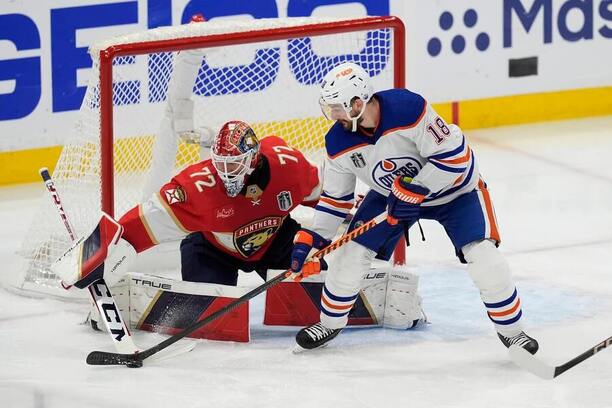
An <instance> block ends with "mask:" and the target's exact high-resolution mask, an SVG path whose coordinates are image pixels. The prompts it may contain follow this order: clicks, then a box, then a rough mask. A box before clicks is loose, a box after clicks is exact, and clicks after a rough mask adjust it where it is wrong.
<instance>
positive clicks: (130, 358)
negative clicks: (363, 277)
mask: <svg viewBox="0 0 612 408" xmlns="http://www.w3.org/2000/svg"><path fill="white" fill-rule="evenodd" d="M384 220H388V222H389V223H393V224H395V223H397V221H396V220H394V219H392V218H390V217H388V216H387V213H386V212H383V213H382V214H380V215H378V216H377V217H375V218H373V219H371V220H370V221H368V222H366V223H365V224H363V225H362V226H360V227H359V228H356V229H354V230H353V231H351V232H349V233H348V234H345V235H343V236H341V237H340V238H338V239H337V240H336V241H334V242H332V243H331V244H329V245H328V246H326V247H325V248H323V249H321V250H319V251H317V252H315V253H314V254H313V255H312V257H311V259H312V258H323V257H324V256H325V255H327V254H329V253H330V252H332V251H335V250H336V249H338V248H339V247H341V246H342V245H344V244H346V243H347V242H349V241H351V240H353V239H355V238H356V237H358V236H359V235H361V234H363V233H365V232H366V231H368V230H370V229H372V228H373V227H374V226H376V225H377V224H379V223H381V222H383V221H384ZM300 274H301V272H299V273H297V274H296V273H293V272H291V270H287V271H285V272H283V273H280V274H278V275H277V276H275V277H274V278H272V279H271V280H269V281H267V282H265V283H264V284H262V285H260V286H258V287H256V288H255V289H253V290H251V291H250V292H248V293H246V294H244V295H243V296H241V297H239V298H238V299H236V300H235V301H233V302H232V303H230V304H228V305H226V306H225V307H222V308H221V309H219V310H217V311H216V312H214V313H212V314H211V315H209V316H207V317H206V318H204V319H202V320H199V321H195V322H193V323H192V324H190V325H189V326H187V327H186V328H185V329H183V330H182V331H181V332H179V333H177V334H175V335H173V336H171V337H168V338H167V339H166V340H164V341H162V342H161V343H159V344H157V345H155V346H153V347H151V348H148V349H147V350H144V351H141V352H135V353H131V354H126V353H111V352H106V351H92V352H91V353H89V355H88V356H87V364H90V365H125V366H127V367H131V368H139V367H142V363H143V360H145V359H146V358H149V357H151V356H152V355H154V354H156V353H158V352H159V351H161V350H163V349H165V348H166V347H168V346H170V345H171V344H173V343H175V342H177V341H179V340H180V339H182V338H183V337H185V336H188V335H189V334H191V333H193V332H194V331H196V330H198V329H199V328H200V327H202V326H204V325H206V324H208V323H210V322H212V321H213V320H215V319H217V318H218V317H220V316H222V315H224V314H226V313H228V312H230V311H232V310H234V309H235V308H237V307H238V306H240V305H241V304H243V303H244V302H246V301H248V300H249V299H252V298H254V297H255V296H257V295H259V294H260V293H263V292H265V291H266V290H268V289H269V288H271V287H272V286H275V285H277V284H279V283H280V282H282V281H283V280H285V279H286V278H288V277H290V276H292V275H295V276H299V275H300Z"/></svg>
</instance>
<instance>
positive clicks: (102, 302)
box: [39, 167, 138, 353]
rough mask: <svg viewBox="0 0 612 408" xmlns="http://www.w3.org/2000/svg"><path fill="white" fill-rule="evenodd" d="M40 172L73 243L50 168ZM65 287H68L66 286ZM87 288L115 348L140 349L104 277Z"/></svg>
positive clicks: (73, 234)
mask: <svg viewBox="0 0 612 408" xmlns="http://www.w3.org/2000/svg"><path fill="white" fill-rule="evenodd" d="M39 173H40V176H41V177H42V179H43V181H44V182H45V186H46V187H47V191H49V193H50V194H51V197H52V199H53V203H54V204H55V207H56V208H57V211H58V212H59V215H60V218H61V219H62V222H63V223H64V226H65V227H66V231H68V235H70V240H71V241H72V243H73V244H75V243H76V242H75V241H76V235H75V233H74V229H73V228H72V226H71V225H70V222H69V220H68V216H67V215H66V212H65V211H64V207H63V205H62V201H61V200H60V197H59V194H58V192H57V189H56V188H55V183H54V182H53V179H52V178H51V175H50V174H49V169H47V168H46V167H43V168H41V169H40V170H39ZM62 286H63V284H62ZM64 289H68V288H66V287H64ZM87 289H88V290H89V293H90V294H91V297H92V299H93V301H94V303H95V305H96V307H97V308H98V311H99V312H100V316H102V317H101V320H103V321H104V325H105V326H106V328H107V331H108V333H109V335H110V336H111V338H112V339H113V344H114V345H115V349H116V350H117V351H118V352H119V353H134V352H136V351H138V348H137V347H136V345H135V344H134V340H132V336H131V334H130V331H129V330H128V328H127V326H126V324H125V322H124V321H123V318H122V317H121V313H120V312H119V308H118V307H117V304H116V303H115V300H114V299H113V295H112V294H111V292H110V290H109V289H108V286H106V283H105V282H104V279H100V280H98V281H96V282H94V283H93V284H91V285H89V287H88V288H87Z"/></svg>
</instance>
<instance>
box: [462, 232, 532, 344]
mask: <svg viewBox="0 0 612 408" xmlns="http://www.w3.org/2000/svg"><path fill="white" fill-rule="evenodd" d="M462 251H463V253H464V255H465V259H466V261H467V262H468V268H467V269H468V273H469V274H470V276H471V278H472V280H473V281H474V284H475V285H476V287H478V289H479V290H480V297H481V298H482V301H483V302H484V305H485V308H486V309H487V314H488V316H489V318H490V319H491V321H492V322H493V324H494V325H495V329H496V330H497V331H498V332H499V333H501V334H503V335H504V336H506V337H512V336H514V335H516V334H518V333H520V332H521V331H522V330H523V329H522V324H521V316H522V310H521V300H520V298H519V296H518V292H517V290H516V286H515V284H514V281H513V279H512V276H511V274H510V267H509V265H508V261H506V259H505V258H504V256H503V255H502V254H501V253H500V252H499V250H498V249H497V248H496V247H495V244H494V243H493V242H492V241H490V240H488V239H485V240H482V241H478V242H473V243H470V244H468V245H466V246H464V247H463V248H462Z"/></svg>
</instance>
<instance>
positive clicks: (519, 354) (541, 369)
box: [508, 345, 555, 380]
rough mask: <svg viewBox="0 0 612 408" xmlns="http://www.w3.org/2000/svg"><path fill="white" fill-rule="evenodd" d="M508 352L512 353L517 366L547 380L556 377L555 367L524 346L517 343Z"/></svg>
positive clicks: (511, 356)
mask: <svg viewBox="0 0 612 408" xmlns="http://www.w3.org/2000/svg"><path fill="white" fill-rule="evenodd" d="M508 352H509V353H510V359H512V361H513V362H514V364H516V365H517V366H519V367H521V368H523V369H525V370H527V371H529V372H530V373H532V374H534V375H537V376H538V377H540V378H543V379H545V380H552V379H553V378H555V367H551V366H549V365H548V364H546V363H544V362H543V361H541V360H540V359H538V358H537V357H535V356H533V355H532V354H530V353H529V352H528V351H527V350H525V349H524V348H522V347H519V346H517V345H511V346H510V348H509V349H508Z"/></svg>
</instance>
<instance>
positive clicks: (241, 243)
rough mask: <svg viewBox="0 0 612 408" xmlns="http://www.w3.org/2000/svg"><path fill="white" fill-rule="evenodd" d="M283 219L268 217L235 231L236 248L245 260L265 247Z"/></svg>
mask: <svg viewBox="0 0 612 408" xmlns="http://www.w3.org/2000/svg"><path fill="white" fill-rule="evenodd" d="M282 221H283V219H282V217H266V218H262V219H259V220H256V221H253V222H251V223H249V224H247V225H243V226H242V227H240V228H238V229H237V230H236V231H234V246H235V247H236V249H237V250H238V252H240V255H242V256H243V257H245V258H250V257H251V256H252V255H253V254H254V253H255V252H257V251H258V250H259V249H260V248H261V247H263V246H264V245H265V244H266V243H267V242H268V241H269V240H270V239H271V238H272V237H273V236H274V234H276V231H278V229H279V228H280V226H281V224H282Z"/></svg>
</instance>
